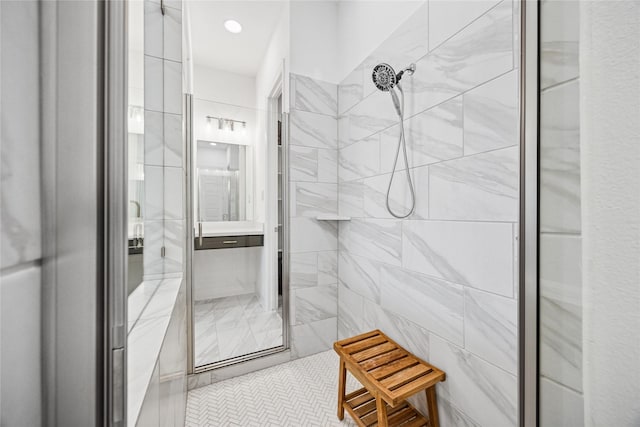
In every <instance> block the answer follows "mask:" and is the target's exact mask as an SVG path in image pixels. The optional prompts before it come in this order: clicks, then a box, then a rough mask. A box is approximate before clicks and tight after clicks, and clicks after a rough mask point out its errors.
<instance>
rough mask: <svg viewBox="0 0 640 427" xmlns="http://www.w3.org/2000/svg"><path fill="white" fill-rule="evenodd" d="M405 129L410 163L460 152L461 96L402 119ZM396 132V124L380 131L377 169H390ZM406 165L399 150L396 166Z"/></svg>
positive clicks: (459, 154) (393, 156)
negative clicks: (378, 164) (378, 165)
mask: <svg viewBox="0 0 640 427" xmlns="http://www.w3.org/2000/svg"><path fill="white" fill-rule="evenodd" d="M404 131H405V141H406V144H407V158H408V160H409V167H416V166H422V165H427V164H430V163H436V162H439V161H442V160H448V159H453V158H456V157H460V156H462V146H463V142H462V97H456V98H454V99H452V100H450V101H447V102H445V103H443V104H441V105H438V106H437V107H434V108H431V109H429V110H427V111H425V112H423V113H420V114H418V115H416V116H413V117H411V118H409V119H407V120H405V122H404ZM399 136H400V127H399V126H393V127H391V128H389V129H387V130H385V131H384V132H382V133H381V134H380V172H383V173H384V172H391V171H392V170H393V163H394V159H395V155H396V152H397V149H398V140H399ZM405 168H406V166H405V164H404V161H403V157H402V151H401V152H400V154H399V158H398V162H397V163H396V170H398V169H405Z"/></svg>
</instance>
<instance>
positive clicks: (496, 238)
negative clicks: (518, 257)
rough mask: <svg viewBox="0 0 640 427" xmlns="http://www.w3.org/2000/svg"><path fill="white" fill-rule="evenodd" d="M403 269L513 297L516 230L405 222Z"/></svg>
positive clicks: (496, 225) (458, 223)
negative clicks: (514, 232) (514, 239)
mask: <svg viewBox="0 0 640 427" xmlns="http://www.w3.org/2000/svg"><path fill="white" fill-rule="evenodd" d="M402 266H403V267H404V268H407V269H409V270H413V271H416V272H420V273H424V274H427V275H429V276H433V277H439V278H442V279H445V280H447V281H450V282H454V283H458V284H462V285H468V286H472V287H475V288H478V289H482V290H486V291H489V292H493V293H497V294H500V295H504V296H507V297H511V296H513V229H512V226H511V224H510V223H489V222H479V223H474V222H461V221H404V223H403V227H402Z"/></svg>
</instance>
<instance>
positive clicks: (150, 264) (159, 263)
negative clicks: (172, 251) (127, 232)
mask: <svg viewBox="0 0 640 427" xmlns="http://www.w3.org/2000/svg"><path fill="white" fill-rule="evenodd" d="M163 245H164V224H163V221H162V220H153V221H145V222H144V252H143V254H142V259H143V264H144V277H145V281H146V280H147V279H148V278H149V277H152V276H154V275H159V274H162V273H163V272H164V267H163V265H164V262H163V260H162V256H161V255H160V254H161V250H162V246H163Z"/></svg>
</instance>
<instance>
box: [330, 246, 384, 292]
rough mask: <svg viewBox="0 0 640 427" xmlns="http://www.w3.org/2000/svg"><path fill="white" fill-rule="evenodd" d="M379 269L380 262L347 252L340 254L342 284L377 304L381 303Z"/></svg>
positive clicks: (339, 266) (339, 269)
mask: <svg viewBox="0 0 640 427" xmlns="http://www.w3.org/2000/svg"><path fill="white" fill-rule="evenodd" d="M379 268H380V264H379V263H378V262H375V261H372V260H370V259H368V258H365V257H361V256H357V255H353V254H350V253H349V252H347V251H345V250H341V251H340V252H339V254H338V271H339V272H340V275H339V282H340V284H341V285H343V286H345V287H347V288H348V289H349V290H351V291H353V292H355V293H357V294H358V295H361V296H363V297H365V298H367V299H370V300H371V301H374V302H376V303H379V302H380V286H379V280H380V272H379Z"/></svg>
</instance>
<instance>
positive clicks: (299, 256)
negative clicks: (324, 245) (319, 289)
mask: <svg viewBox="0 0 640 427" xmlns="http://www.w3.org/2000/svg"><path fill="white" fill-rule="evenodd" d="M289 262H290V268H289V269H290V277H289V283H290V286H291V289H292V290H295V289H299V288H306V287H311V286H317V285H318V253H317V252H308V253H292V254H291V258H290V261H289Z"/></svg>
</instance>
